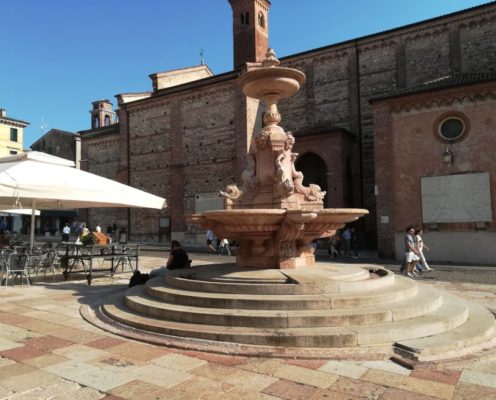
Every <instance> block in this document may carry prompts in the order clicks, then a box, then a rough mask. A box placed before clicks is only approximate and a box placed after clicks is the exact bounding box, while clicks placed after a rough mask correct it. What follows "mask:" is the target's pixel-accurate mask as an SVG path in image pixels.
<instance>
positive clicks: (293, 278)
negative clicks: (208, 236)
mask: <svg viewBox="0 0 496 400" xmlns="http://www.w3.org/2000/svg"><path fill="white" fill-rule="evenodd" d="M227 266H228V267H229V268H224V269H218V270H215V271H208V269H207V268H208V266H207V268H204V267H195V268H194V269H193V270H191V271H186V272H185V271H183V270H175V271H173V273H171V274H168V275H167V276H166V283H168V284H169V285H171V286H173V287H175V288H177V289H183V290H188V291H194V292H209V293H237V294H257V293H263V294H266V295H305V294H328V293H346V292H348V293H355V294H356V292H362V291H369V290H379V289H384V288H386V287H388V286H390V285H391V284H392V283H393V282H394V280H395V276H394V274H393V273H391V272H390V271H388V270H385V269H377V268H376V271H375V272H374V274H377V273H378V274H380V275H378V276H376V275H374V276H376V277H377V278H380V279H370V274H369V271H367V270H366V269H362V268H350V267H347V268H346V269H345V271H344V272H341V271H340V269H339V266H337V267H336V266H334V269H325V268H322V269H321V268H306V269H305V271H300V270H269V271H271V273H272V275H269V276H264V277H263V279H260V280H257V279H255V277H256V275H257V274H258V273H262V272H264V271H263V270H253V271H250V272H251V275H252V276H253V278H251V279H250V278H249V277H250V273H245V274H244V275H242V274H239V275H238V274H234V276H230V274H228V273H227V272H228V271H229V270H231V271H232V269H233V268H234V264H232V265H231V264H228V265H227ZM245 270H246V269H245ZM347 270H356V271H357V272H356V273H355V274H351V273H348V272H347ZM336 271H340V273H339V274H336ZM264 275H267V274H264ZM333 275H335V277H333V278H332V279H330V277H332V276H333Z"/></svg>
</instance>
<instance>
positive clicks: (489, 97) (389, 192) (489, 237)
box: [374, 82, 496, 264]
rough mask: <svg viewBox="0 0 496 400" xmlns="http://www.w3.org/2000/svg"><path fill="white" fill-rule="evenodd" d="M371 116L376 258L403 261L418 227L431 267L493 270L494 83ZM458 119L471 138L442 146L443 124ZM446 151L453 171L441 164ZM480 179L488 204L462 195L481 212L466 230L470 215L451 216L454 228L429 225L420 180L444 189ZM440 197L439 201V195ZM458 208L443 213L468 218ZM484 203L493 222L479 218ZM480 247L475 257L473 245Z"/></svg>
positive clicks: (395, 104) (397, 104) (383, 108)
mask: <svg viewBox="0 0 496 400" xmlns="http://www.w3.org/2000/svg"><path fill="white" fill-rule="evenodd" d="M374 108H375V111H376V112H375V116H376V119H375V122H376V134H377V146H376V150H377V153H376V157H377V159H376V165H377V185H378V213H379V215H378V221H377V223H378V226H379V237H380V240H379V249H378V250H379V252H380V253H381V254H383V255H386V256H391V255H394V256H396V258H398V259H401V257H402V256H403V251H404V249H403V239H402V237H403V235H404V232H405V228H406V227H407V226H408V225H416V226H419V227H422V229H423V230H424V232H425V237H424V240H425V242H426V243H427V244H428V245H430V246H431V247H432V250H431V251H430V252H429V254H428V255H429V259H430V260H433V261H443V262H444V261H449V262H470V263H482V264H494V263H495V262H496V256H495V255H494V249H493V248H492V247H493V246H492V245H490V243H494V242H495V240H496V198H495V193H496V167H495V164H494V162H493V157H492V154H493V149H494V148H495V146H496V138H495V136H494V132H495V130H496V125H495V121H494V118H492V115H495V114H496V83H494V82H489V83H480V84H477V85H471V86H465V87H461V88H452V89H445V90H443V91H437V92H433V93H426V94H417V95H411V96H405V97H403V98H398V99H389V100H384V101H382V102H379V103H377V104H376V105H375V106H374ZM453 115H454V116H456V117H463V118H464V121H465V123H466V127H467V128H466V129H467V133H466V134H464V136H462V138H461V139H459V140H456V141H454V142H448V141H445V140H443V139H441V138H440V136H439V135H438V133H437V129H438V126H439V123H440V122H441V121H442V120H443V118H446V117H448V116H453ZM447 148H448V149H449V150H450V151H451V152H452V155H453V158H452V162H451V163H446V162H445V161H444V159H443V153H444V152H445V150H446V149H447ZM474 155H476V156H474ZM480 173H482V174H488V176H489V183H488V184H489V188H488V191H489V195H488V196H489V198H486V197H485V195H484V194H481V192H477V191H473V192H472V191H471V189H469V188H465V189H466V190H468V191H470V196H471V197H470V199H471V201H473V202H474V204H475V205H476V206H474V208H473V209H471V210H470V213H472V214H473V215H474V217H473V219H471V220H470V221H468V220H465V221H464V222H462V220H461V219H457V218H462V219H463V218H466V216H465V214H461V211H456V210H455V209H454V210H455V211H452V212H451V214H450V218H453V220H452V222H445V221H442V220H440V221H438V222H432V223H431V222H429V223H427V222H424V215H423V212H424V208H423V207H424V206H425V204H424V202H426V201H427V202H429V201H430V202H432V200H431V198H425V197H423V194H422V187H421V182H422V178H425V177H437V178H438V179H440V181H442V179H443V178H445V179H453V177H455V176H458V175H460V174H461V176H463V177H464V178H465V179H470V176H471V174H480ZM474 176H475V175H474ZM479 188H480V186H479ZM480 190H482V189H480ZM436 192H439V196H442V193H443V192H442V191H441V189H439V191H438V190H436ZM482 192H484V190H482ZM461 195H462V194H461V193H460V195H457V196H455V197H461ZM477 196H479V197H477ZM441 200H442V199H441ZM455 200H456V199H455V198H449V199H448V198H445V200H442V201H444V204H445V207H449V204H455V205H456V206H457V207H461V208H460V210H463V207H464V205H463V204H461V205H457V203H456V201H455ZM487 201H489V207H490V213H491V214H492V220H490V221H487V220H485V221H484V220H481V219H482V218H481V217H480V216H477V215H480V210H479V209H477V207H481V210H483V209H484V207H485V204H486V202H487ZM426 204H428V203H426ZM439 210H441V209H439ZM486 211H487V210H486ZM456 212H460V215H461V216H462V217H460V216H459V215H457V214H456ZM470 213H468V215H470ZM384 238H388V240H384ZM454 238H456V242H453V239H454ZM478 241H479V246H476V247H477V251H476V252H474V251H473V249H474V247H473V246H472V245H473V243H476V242H478ZM455 243H456V245H455Z"/></svg>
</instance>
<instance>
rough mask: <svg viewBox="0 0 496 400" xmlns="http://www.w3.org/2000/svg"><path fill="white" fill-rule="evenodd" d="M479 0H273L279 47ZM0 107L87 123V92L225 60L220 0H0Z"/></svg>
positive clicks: (339, 37) (317, 42)
mask: <svg viewBox="0 0 496 400" xmlns="http://www.w3.org/2000/svg"><path fill="white" fill-rule="evenodd" d="M484 3H487V1H477V0H416V1H406V0H347V1H342V0H307V1H301V0H272V6H271V11H270V14H269V36H270V45H271V46H272V47H273V48H274V49H275V50H276V52H277V54H278V56H280V57H283V56H287V55H290V54H294V53H298V52H301V51H306V50H310V49H313V48H316V47H321V46H326V45H329V44H333V43H338V42H341V41H344V40H348V39H353V38H356V37H360V36H364V35H368V34H373V33H377V32H381V31H384V30H387V29H392V28H396V27H400V26H403V25H406V24H410V23H414V22H418V21H422V20H425V19H429V18H434V17H437V16H440V15H443V14H447V13H451V12H455V11H459V10H462V9H466V8H470V7H474V6H477V5H480V4H484ZM0 38H1V45H0V108H6V109H7V113H8V116H10V117H12V118H16V119H21V120H24V121H27V122H30V123H31V126H30V127H28V128H27V129H26V130H25V138H24V147H26V148H27V147H29V146H30V145H31V144H32V143H33V142H34V141H35V140H37V139H38V138H39V137H40V136H41V127H40V125H41V118H42V117H43V119H44V121H45V124H46V125H47V126H48V127H47V128H46V129H45V131H46V130H47V129H51V128H57V129H62V130H68V131H78V130H83V129H88V128H89V127H90V117H89V110H90V108H91V102H92V101H94V100H98V99H109V100H111V101H112V102H113V103H114V105H115V98H114V95H116V94H118V93H125V92H139V91H149V90H151V81H150V79H149V77H148V75H149V74H151V73H154V72H159V71H165V70H169V69H176V68H184V67H189V66H194V65H198V64H199V63H200V51H201V49H203V50H204V54H205V60H206V63H207V64H208V65H209V67H210V68H211V69H212V70H213V72H214V73H216V74H218V73H222V72H226V71H230V70H231V69H232V58H233V55H232V16H231V7H230V5H229V3H228V1H227V0H183V1H173V0H141V1H136V0H104V1H102V0H0Z"/></svg>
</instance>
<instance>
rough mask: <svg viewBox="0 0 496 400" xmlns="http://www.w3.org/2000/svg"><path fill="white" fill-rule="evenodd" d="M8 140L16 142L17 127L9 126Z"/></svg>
mask: <svg viewBox="0 0 496 400" xmlns="http://www.w3.org/2000/svg"><path fill="white" fill-rule="evenodd" d="M10 141H11V142H17V128H10Z"/></svg>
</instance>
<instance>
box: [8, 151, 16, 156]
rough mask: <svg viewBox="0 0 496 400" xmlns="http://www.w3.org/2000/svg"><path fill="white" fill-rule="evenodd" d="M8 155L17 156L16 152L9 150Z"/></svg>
mask: <svg viewBox="0 0 496 400" xmlns="http://www.w3.org/2000/svg"><path fill="white" fill-rule="evenodd" d="M9 153H10V155H12V156H15V155H16V154H17V151H16V150H10V151H9Z"/></svg>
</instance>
